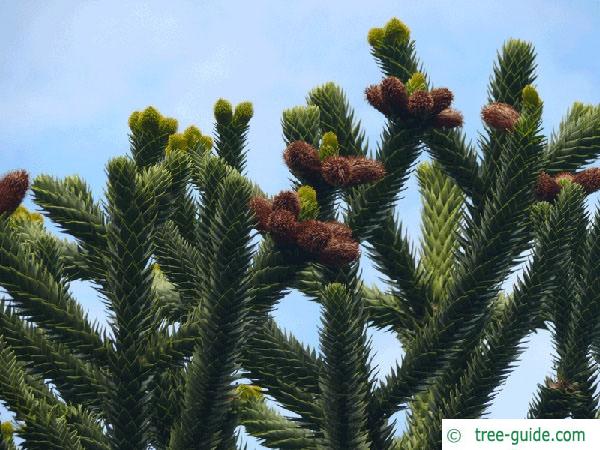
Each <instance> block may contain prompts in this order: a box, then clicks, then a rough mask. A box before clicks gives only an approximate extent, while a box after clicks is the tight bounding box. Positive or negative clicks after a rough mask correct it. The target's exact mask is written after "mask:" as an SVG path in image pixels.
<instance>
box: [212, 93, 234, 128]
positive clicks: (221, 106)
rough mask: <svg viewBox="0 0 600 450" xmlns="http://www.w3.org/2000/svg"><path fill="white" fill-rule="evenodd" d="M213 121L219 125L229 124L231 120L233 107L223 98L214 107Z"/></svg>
mask: <svg viewBox="0 0 600 450" xmlns="http://www.w3.org/2000/svg"><path fill="white" fill-rule="evenodd" d="M214 114H215V119H216V120H217V122H220V123H229V122H231V119H232V118H233V107H232V106H231V103H230V102H229V101H227V100H225V99H224V98H220V99H219V100H217V102H216V103H215V107H214Z"/></svg>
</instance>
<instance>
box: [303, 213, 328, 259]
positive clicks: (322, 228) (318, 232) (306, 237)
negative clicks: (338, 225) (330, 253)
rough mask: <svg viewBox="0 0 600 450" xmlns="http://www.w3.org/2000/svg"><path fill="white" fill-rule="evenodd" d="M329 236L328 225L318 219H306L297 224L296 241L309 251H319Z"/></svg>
mask: <svg viewBox="0 0 600 450" xmlns="http://www.w3.org/2000/svg"><path fill="white" fill-rule="evenodd" d="M331 237H332V236H331V231H330V229H329V227H328V226H327V225H325V223H323V222H320V221H318V220H306V221H304V222H299V224H298V233H297V236H296V242H297V243H298V246H299V247H300V248H302V249H303V250H305V251H307V252H309V253H319V252H320V251H321V250H322V249H323V248H324V247H325V246H326V245H327V243H328V242H329V240H330V239H331Z"/></svg>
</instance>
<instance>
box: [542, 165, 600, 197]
mask: <svg viewBox="0 0 600 450" xmlns="http://www.w3.org/2000/svg"><path fill="white" fill-rule="evenodd" d="M560 180H569V181H572V182H573V183H576V184H578V185H580V186H581V187H582V188H583V190H584V191H585V193H586V194H591V193H593V192H596V191H598V190H600V168H598V167H593V168H590V169H586V170H583V171H581V172H579V173H569V172H563V173H559V174H557V175H555V176H552V175H549V174H547V173H546V172H542V173H540V175H539V176H538V180H537V185H536V187H535V195H536V197H537V199H538V200H541V201H546V202H551V201H553V200H554V199H556V197H557V196H558V193H559V192H560V190H561V189H562V186H561V184H560Z"/></svg>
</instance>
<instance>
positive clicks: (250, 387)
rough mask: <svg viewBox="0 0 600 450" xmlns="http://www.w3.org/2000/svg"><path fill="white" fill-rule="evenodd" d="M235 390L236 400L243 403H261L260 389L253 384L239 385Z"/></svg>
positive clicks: (261, 394) (262, 397) (262, 396)
mask: <svg viewBox="0 0 600 450" xmlns="http://www.w3.org/2000/svg"><path fill="white" fill-rule="evenodd" d="M235 390H236V393H237V396H238V398H239V399H240V400H241V401H243V402H249V401H256V400H258V401H262V400H263V399H264V395H263V393H262V389H261V388H260V386H256V385H254V384H240V385H238V386H237V387H236V389H235Z"/></svg>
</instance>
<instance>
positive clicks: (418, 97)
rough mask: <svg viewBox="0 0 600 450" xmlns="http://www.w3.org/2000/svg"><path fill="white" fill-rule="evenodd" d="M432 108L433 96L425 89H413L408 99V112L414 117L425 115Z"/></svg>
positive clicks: (429, 112)
mask: <svg viewBox="0 0 600 450" xmlns="http://www.w3.org/2000/svg"><path fill="white" fill-rule="evenodd" d="M432 110H433V98H432V97H431V95H429V93H428V92H425V91H415V92H413V93H412V95H411V96H410V97H409V99H408V112H409V113H410V114H411V115H413V116H415V117H425V116H427V115H429V114H431V111H432Z"/></svg>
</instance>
